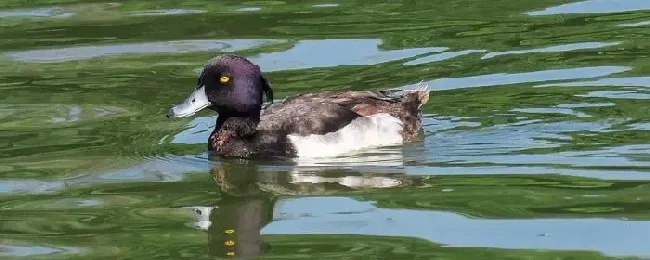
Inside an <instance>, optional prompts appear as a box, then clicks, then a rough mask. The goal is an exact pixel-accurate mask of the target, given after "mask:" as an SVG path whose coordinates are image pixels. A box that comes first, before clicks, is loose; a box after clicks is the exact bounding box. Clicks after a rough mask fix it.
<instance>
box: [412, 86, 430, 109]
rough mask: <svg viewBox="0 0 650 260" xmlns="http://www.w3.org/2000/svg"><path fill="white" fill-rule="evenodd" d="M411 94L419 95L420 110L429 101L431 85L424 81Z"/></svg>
mask: <svg viewBox="0 0 650 260" xmlns="http://www.w3.org/2000/svg"><path fill="white" fill-rule="evenodd" d="M409 93H416V94H417V95H418V97H417V99H418V103H419V104H418V108H421V107H422V106H423V105H424V104H426V103H427V102H428V101H429V85H428V84H426V83H424V81H420V82H419V83H418V84H417V85H416V88H415V89H413V90H409Z"/></svg>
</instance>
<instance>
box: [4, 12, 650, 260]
mask: <svg viewBox="0 0 650 260" xmlns="http://www.w3.org/2000/svg"><path fill="white" fill-rule="evenodd" d="M648 21H650V5H649V4H648V2H647V1H645V0H625V1H614V0H587V1H568V0H540V1H506V0H493V1H477V0H461V1H401V2H399V1H396V2H377V3H368V2H362V1H352V0H349V1H311V0H310V1H300V2H293V1H286V2H285V1H255V2H240V1H218V2H215V1H197V0H193V1H182V2H178V1H162V2H161V1H156V2H153V1H150V2H148V1H120V2H119V3H116V2H102V1H97V0H84V1H69V0H59V1H54V2H53V1H29V2H28V3H25V2H24V1H18V0H8V1H4V2H2V3H0V28H1V29H2V30H0V38H2V39H3V40H2V41H0V71H2V73H1V74H0V140H1V141H0V217H1V218H2V220H3V221H2V222H1V223H2V224H1V225H0V233H1V234H2V239H1V240H0V241H1V243H0V256H2V258H3V259H104V258H108V259H208V258H209V259H215V258H222V257H223V258H238V257H241V258H243V259H246V258H250V257H253V258H254V257H263V258H264V259H313V258H319V259H320V258H323V259H326V258H330V259H375V258H376V259H438V258H446V259H505V258H508V259H558V258H561V259H565V258H571V259H607V258H644V259H645V258H650V247H647V246H646V244H647V243H645V242H644V241H647V239H648V238H650V235H648V234H649V231H650V156H649V154H650V133H649V132H648V130H650V116H649V115H650V107H649V106H648V104H649V103H648V99H650V89H649V88H648V87H649V86H650V83H649V82H650V67H649V66H648V65H647V64H649V62H650V60H649V58H648V50H647V49H648V46H650V40H648V37H647V35H648V34H649V33H650V31H648V30H650V27H648V26H647V25H648ZM224 53H229V54H232V53H235V54H239V55H243V56H246V57H248V58H249V59H251V60H252V61H254V62H255V63H257V64H259V65H260V67H261V68H262V70H263V71H264V72H265V75H266V77H267V78H269V79H270V82H271V84H272V86H273V87H274V88H275V93H276V94H275V95H276V97H277V98H278V99H282V98H284V97H287V96H290V95H294V94H298V93H305V92H315V91H322V90H348V89H354V90H365V89H411V88H415V87H417V86H418V85H419V84H427V85H428V86H429V89H430V90H431V91H432V95H431V98H430V101H429V103H428V104H427V105H426V106H425V107H424V112H425V113H424V119H423V122H424V124H425V126H424V130H425V134H426V138H425V139H424V140H423V141H421V142H416V143H411V144H406V145H404V146H398V147H384V148H381V149H375V150H369V151H363V152H358V153H353V154H350V155H347V156H342V157H338V158H330V159H320V160H297V161H295V162H291V163H288V162H272V161H240V160H227V159H222V158H213V157H209V156H208V155H207V154H206V152H205V142H206V141H207V136H208V134H209V132H210V131H211V129H212V128H213V127H214V122H215V118H216V115H215V114H212V113H210V112H209V111H204V112H201V113H198V114H197V115H196V116H194V117H192V118H185V119H174V120H170V119H167V118H165V114H166V111H167V109H168V108H169V106H170V105H171V104H175V103H177V102H178V101H179V100H182V99H183V98H184V97H185V96H186V95H187V93H188V91H190V90H191V89H192V88H193V85H194V84H195V82H196V76H197V72H198V70H199V69H200V67H201V66H202V65H203V64H204V62H205V61H207V60H208V59H210V58H211V57H213V56H215V55H218V54H224Z"/></svg>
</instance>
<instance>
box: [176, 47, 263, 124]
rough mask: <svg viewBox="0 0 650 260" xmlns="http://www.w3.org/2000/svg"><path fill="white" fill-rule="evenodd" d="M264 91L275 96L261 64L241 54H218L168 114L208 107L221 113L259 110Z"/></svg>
mask: <svg viewBox="0 0 650 260" xmlns="http://www.w3.org/2000/svg"><path fill="white" fill-rule="evenodd" d="M263 94H265V95H266V97H267V100H268V101H272V100H273V90H272V89H271V87H270V86H269V84H268V83H267V82H266V79H264V77H262V74H261V72H260V68H259V66H257V65H255V64H253V63H252V62H250V61H249V60H247V59H246V58H243V57H240V56H235V55H223V56H217V57H215V58H213V59H211V60H209V61H208V62H207V63H206V64H205V66H204V67H203V70H202V71H201V75H200V76H199V80H198V84H197V86H196V89H195V90H194V92H192V94H190V96H189V97H188V98H187V99H185V101H184V102H183V103H181V104H178V105H175V106H173V107H172V108H171V109H170V110H169V113H167V117H187V116H191V115H194V113H196V112H198V111H200V110H201V109H203V108H206V107H209V108H211V109H213V110H215V111H217V112H218V113H219V114H228V115H230V116H247V115H249V114H251V113H259V111H260V109H261V106H262V96H263Z"/></svg>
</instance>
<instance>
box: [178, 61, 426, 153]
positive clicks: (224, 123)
mask: <svg viewBox="0 0 650 260" xmlns="http://www.w3.org/2000/svg"><path fill="white" fill-rule="evenodd" d="M263 94H265V95H266V96H267V99H269V100H272V98H273V97H272V96H273V91H272V89H271V87H270V86H269V84H268V82H267V80H266V79H265V78H264V77H263V76H262V75H261V72H260V69H259V67H258V66H257V65H255V64H253V63H251V62H250V61H248V60H247V59H245V58H243V57H239V56H233V55H225V56H218V57H216V58H214V59H212V60H210V61H209V62H208V63H207V64H206V65H205V66H204V68H203V71H202V72H201V76H200V77H199V80H198V86H197V88H196V90H195V91H194V92H193V93H192V94H191V95H190V96H189V97H188V98H187V99H186V100H185V101H184V102H183V103H182V104H178V105H175V106H174V107H172V108H171V109H170V110H169V113H168V117H169V116H174V117H186V116H191V115H193V114H194V113H196V112H197V111H199V110H201V109H203V108H206V107H208V108H210V109H213V110H215V111H217V112H218V113H219V117H218V119H217V123H216V127H215V130H214V131H213V132H212V134H211V135H210V138H209V144H208V147H209V150H211V151H212V152H213V153H214V154H217V155H222V156H233V157H244V158H250V157H275V156H282V157H285V156H288V157H314V156H315V157H319V156H335V155H339V154H342V153H345V152H349V151H352V150H357V149H362V148H368V147H374V146H386V145H393V144H399V143H403V142H408V141H413V140H416V139H417V138H418V137H419V135H420V132H421V131H422V123H421V114H422V111H421V107H422V105H423V104H425V103H426V102H427V101H428V99H429V92H428V91H427V90H425V89H422V90H415V91H409V92H407V93H406V94H402V95H398V94H397V93H390V92H387V91H345V92H325V93H315V94H304V95H298V96H295V97H291V98H288V99H286V100H284V101H282V102H279V103H275V104H271V105H269V106H268V107H266V108H265V109H264V110H262V95H263Z"/></svg>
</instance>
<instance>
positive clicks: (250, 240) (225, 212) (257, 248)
mask: <svg viewBox="0 0 650 260" xmlns="http://www.w3.org/2000/svg"><path fill="white" fill-rule="evenodd" d="M212 174H213V178H214V181H215V183H216V184H217V185H218V186H219V189H220V191H221V192H220V193H221V196H220V200H219V202H218V203H217V204H218V205H217V206H214V207H206V206H195V207H187V208H188V209H190V210H192V212H193V214H194V216H195V218H196V220H195V221H194V222H193V226H194V227H195V228H197V229H202V230H207V231H208V251H209V252H210V254H211V255H213V256H221V257H224V256H234V257H236V258H237V259H251V258H255V257H256V256H259V255H260V254H262V252H264V251H265V250H266V249H265V247H264V244H263V241H262V238H261V234H260V231H261V230H262V228H264V226H266V225H267V224H269V223H270V222H271V221H272V220H273V208H274V205H275V204H276V202H277V201H278V197H279V196H278V195H296V194H309V195H325V194H333V193H335V192H338V191H345V190H350V189H368V188H388V187H394V186H398V185H404V183H409V184H410V183H411V181H410V180H407V179H406V178H405V176H394V175H391V176H388V175H386V176H376V175H371V174H356V173H355V174H350V173H346V174H345V175H342V173H341V172H340V171H331V172H324V171H323V172H309V173H296V172H294V173H291V174H290V173H288V172H284V171H282V172H273V171H260V167H259V165H258V164H257V163H253V162H250V161H240V160H236V161H230V160H228V161H221V165H220V166H216V167H215V168H213V169H212Z"/></svg>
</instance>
